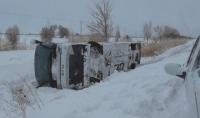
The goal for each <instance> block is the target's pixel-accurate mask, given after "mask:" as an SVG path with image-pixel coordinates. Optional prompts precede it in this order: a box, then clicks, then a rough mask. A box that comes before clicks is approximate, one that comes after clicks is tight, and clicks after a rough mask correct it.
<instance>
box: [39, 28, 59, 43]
mask: <svg viewBox="0 0 200 118" xmlns="http://www.w3.org/2000/svg"><path fill="white" fill-rule="evenodd" d="M56 28H57V26H56V25H51V26H49V27H43V28H42V30H41V32H40V37H41V39H42V41H44V42H51V40H52V38H53V37H54V36H55V30H56Z"/></svg>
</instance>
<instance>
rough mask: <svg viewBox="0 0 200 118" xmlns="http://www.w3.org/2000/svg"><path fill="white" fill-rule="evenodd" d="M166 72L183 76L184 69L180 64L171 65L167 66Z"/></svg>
mask: <svg viewBox="0 0 200 118" xmlns="http://www.w3.org/2000/svg"><path fill="white" fill-rule="evenodd" d="M165 71H166V72H167V73H168V74H170V75H174V76H178V75H182V74H183V72H182V67H181V65H180V64H175V63H169V64H166V65H165Z"/></svg>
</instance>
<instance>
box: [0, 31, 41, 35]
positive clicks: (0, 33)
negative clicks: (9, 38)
mask: <svg viewBox="0 0 200 118" xmlns="http://www.w3.org/2000/svg"><path fill="white" fill-rule="evenodd" d="M8 34H12V33H2V32H0V35H8ZM16 35H23V36H40V34H38V33H20V34H16Z"/></svg>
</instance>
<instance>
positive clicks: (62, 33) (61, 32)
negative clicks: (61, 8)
mask: <svg viewBox="0 0 200 118" xmlns="http://www.w3.org/2000/svg"><path fill="white" fill-rule="evenodd" d="M58 29H59V31H58V34H59V36H60V38H64V37H66V38H67V37H69V30H68V28H66V27H63V26H62V25H59V27H58Z"/></svg>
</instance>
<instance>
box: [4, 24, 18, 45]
mask: <svg viewBox="0 0 200 118" xmlns="http://www.w3.org/2000/svg"><path fill="white" fill-rule="evenodd" d="M19 34H20V31H19V28H18V26H17V25H14V26H13V27H9V28H8V29H7V30H6V38H7V40H8V42H9V44H10V48H11V49H17V43H18V41H19Z"/></svg>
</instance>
